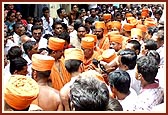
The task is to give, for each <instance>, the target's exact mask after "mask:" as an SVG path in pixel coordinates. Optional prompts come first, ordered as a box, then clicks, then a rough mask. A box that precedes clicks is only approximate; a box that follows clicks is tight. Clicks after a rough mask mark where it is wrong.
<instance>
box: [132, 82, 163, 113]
mask: <svg viewBox="0 0 168 115" xmlns="http://www.w3.org/2000/svg"><path fill="white" fill-rule="evenodd" d="M163 96H164V91H163V88H161V87H159V84H158V83H153V84H149V85H147V86H146V88H143V89H142V92H141V93H140V94H139V95H138V99H137V100H135V105H134V110H135V111H151V109H152V108H153V107H154V106H156V105H158V104H161V103H162V102H163V99H164V97H163Z"/></svg>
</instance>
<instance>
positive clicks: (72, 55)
mask: <svg viewBox="0 0 168 115" xmlns="http://www.w3.org/2000/svg"><path fill="white" fill-rule="evenodd" d="M64 56H65V60H70V59H76V60H81V61H83V60H84V52H83V50H81V49H79V48H68V49H66V50H65V51H64Z"/></svg>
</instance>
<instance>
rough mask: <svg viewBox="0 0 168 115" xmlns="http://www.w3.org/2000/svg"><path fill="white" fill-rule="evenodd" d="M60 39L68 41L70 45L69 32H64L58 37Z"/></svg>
mask: <svg viewBox="0 0 168 115" xmlns="http://www.w3.org/2000/svg"><path fill="white" fill-rule="evenodd" d="M58 38H60V39H63V40H65V41H67V42H68V44H69V43H70V36H69V33H68V32H62V33H61V34H60V35H58Z"/></svg>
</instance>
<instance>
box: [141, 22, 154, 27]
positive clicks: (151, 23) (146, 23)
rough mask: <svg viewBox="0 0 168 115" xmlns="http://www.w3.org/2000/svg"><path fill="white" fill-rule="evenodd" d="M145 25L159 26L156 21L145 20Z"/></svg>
mask: <svg viewBox="0 0 168 115" xmlns="http://www.w3.org/2000/svg"><path fill="white" fill-rule="evenodd" d="M144 25H146V26H147V27H153V26H154V27H155V26H157V23H156V22H155V21H144Z"/></svg>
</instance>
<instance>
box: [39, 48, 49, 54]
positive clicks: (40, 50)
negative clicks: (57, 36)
mask: <svg viewBox="0 0 168 115" xmlns="http://www.w3.org/2000/svg"><path fill="white" fill-rule="evenodd" d="M44 50H46V51H47V52H48V49H47V48H40V49H39V52H38V53H41V52H42V51H44Z"/></svg>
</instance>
